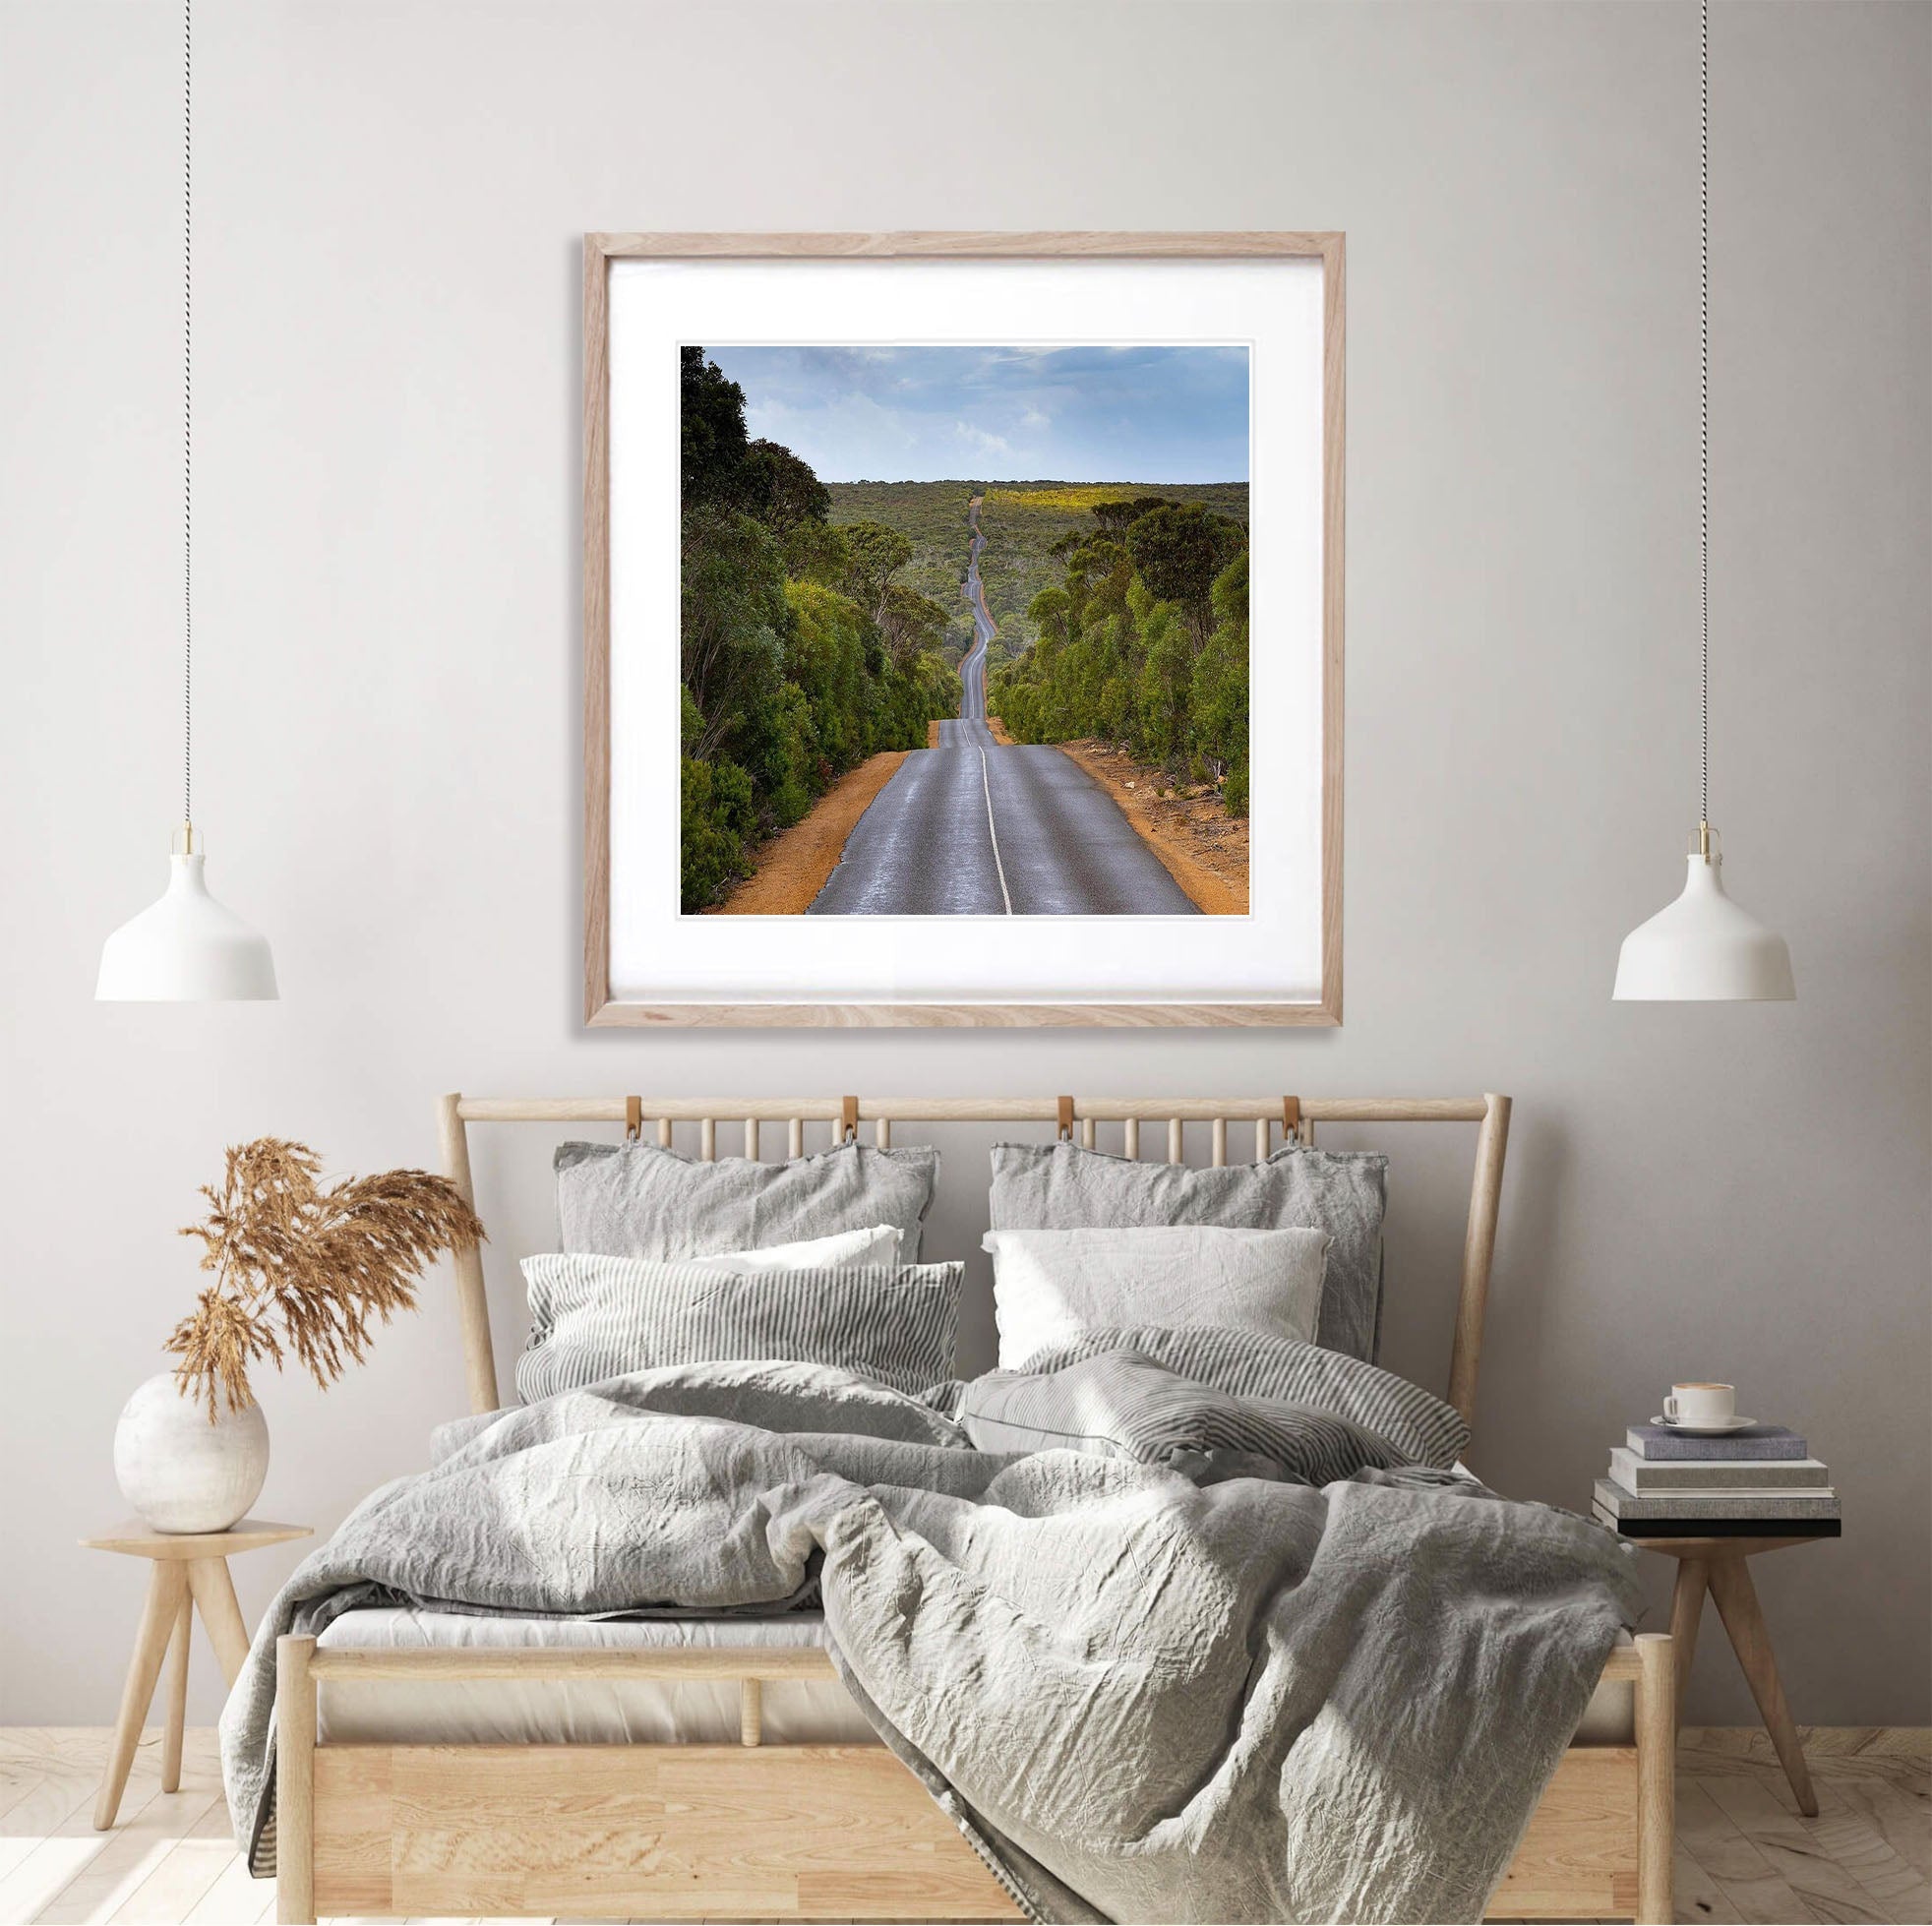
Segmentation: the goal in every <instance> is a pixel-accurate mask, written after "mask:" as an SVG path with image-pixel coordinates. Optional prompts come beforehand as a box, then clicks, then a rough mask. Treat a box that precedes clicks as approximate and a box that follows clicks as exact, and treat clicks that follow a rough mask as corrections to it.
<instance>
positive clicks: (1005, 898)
mask: <svg viewBox="0 0 1932 1926" xmlns="http://www.w3.org/2000/svg"><path fill="white" fill-rule="evenodd" d="M980 787H981V788H982V789H983V790H984V791H985V792H986V829H987V834H988V835H989V836H991V837H992V838H993V867H994V868H995V869H996V871H997V872H998V873H999V900H1000V901H1001V902H1002V903H1004V904H1005V905H1006V914H1007V915H1008V916H1011V915H1012V913H1013V899H1012V897H1011V896H1010V895H1008V894H1007V891H1006V866H1005V864H1003V863H1002V862H1000V860H999V828H998V825H997V824H996V822H995V821H994V819H993V784H992V783H991V782H990V781H989V780H988V778H987V772H986V751H985V750H981V751H980Z"/></svg>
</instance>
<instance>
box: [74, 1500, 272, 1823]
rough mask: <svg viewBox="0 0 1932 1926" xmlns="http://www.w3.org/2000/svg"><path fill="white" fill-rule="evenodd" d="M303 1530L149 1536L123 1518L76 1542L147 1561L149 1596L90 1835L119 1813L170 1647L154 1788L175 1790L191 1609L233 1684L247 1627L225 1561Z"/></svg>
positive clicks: (262, 1527)
mask: <svg viewBox="0 0 1932 1926" xmlns="http://www.w3.org/2000/svg"><path fill="white" fill-rule="evenodd" d="M309 1535H310V1528H309V1527H308V1526H306V1525H273V1524H271V1523H270V1522H269V1521H268V1520H267V1519H262V1518H244V1519H243V1520H242V1521H241V1523H240V1524H239V1525H231V1526H230V1527H229V1528H228V1530H227V1531H225V1532H151V1531H150V1530H149V1529H148V1527H147V1526H145V1525H143V1524H140V1523H139V1522H138V1521H133V1520H130V1521H129V1523H128V1524H126V1525H125V1526H123V1527H122V1528H121V1530H120V1531H118V1532H116V1533H114V1534H112V1535H110V1536H108V1537H104V1538H83V1539H82V1540H81V1542H82V1543H83V1544H84V1545H86V1546H88V1547H89V1549H90V1550H92V1551H119V1552H124V1553H126V1554H127V1555H128V1556H129V1557H132V1558H146V1559H149V1560H151V1566H152V1569H151V1571H150V1572H149V1574H148V1598H147V1602H146V1603H145V1604H144V1605H143V1606H142V1609H141V1629H140V1631H138V1632H137V1633H136V1634H135V1640H134V1657H133V1659H132V1660H131V1661H130V1663H129V1665H128V1682H127V1684H126V1686H125V1687H124V1688H123V1690H122V1693H121V1715H120V1718H119V1719H118V1720H117V1721H116V1723H115V1726H114V1749H113V1751H112V1752H111V1753H109V1755H108V1759H107V1770H106V1772H105V1773H104V1774H102V1776H101V1780H100V1797H99V1798H98V1799H97V1800H96V1801H95V1803H94V1809H93V1823H94V1827H95V1830H96V1831H98V1832H103V1833H104V1832H105V1831H106V1830H107V1829H108V1827H110V1826H111V1825H113V1823H114V1815H115V1813H117V1812H118V1811H119V1810H120V1806H121V1793H122V1790H123V1788H124V1787H125V1786H126V1785H127V1782H128V1769H129V1767H131V1766H132V1765H133V1764H134V1749H135V1747H136V1746H137V1745H139V1744H140V1743H141V1728H142V1726H143V1724H144V1723H145V1722H146V1721H147V1717H148V1709H149V1707H150V1706H151V1704H152V1703H153V1699H154V1685H155V1681H156V1680H157V1679H158V1678H159V1677H160V1675H161V1660H162V1659H163V1658H164V1657H166V1656H167V1654H168V1648H169V1646H170V1644H171V1645H172V1646H173V1648H174V1662H173V1665H172V1666H171V1667H170V1669H169V1672H168V1695H167V1733H166V1736H165V1738H163V1740H162V1741H161V1790H162V1791H163V1792H173V1791H175V1790H176V1789H177V1788H178V1787H179V1786H180V1784H181V1727H182V1723H183V1720H184V1718H185V1716H186V1714H187V1708H188V1634H189V1628H190V1623H191V1621H192V1619H193V1617H194V1614H195V1612H196V1611H197V1610H199V1611H200V1612H201V1615H202V1626H203V1629H204V1630H206V1632H207V1633H208V1638H209V1643H210V1644H211V1646H213V1648H214V1655H215V1658H216V1659H217V1660H218V1661H219V1663H220V1666H221V1671H222V1675H223V1676H224V1677H225V1678H226V1679H227V1681H228V1683H229V1685H231V1686H232V1685H233V1684H234V1682H235V1679H236V1676H237V1675H238V1674H239V1672H240V1671H241V1668H242V1660H243V1659H245V1658H246V1657H247V1656H248V1626H247V1624H246V1623H245V1622H244V1620H243V1618H242V1615H241V1606H240V1605H239V1604H238V1603H237V1602H236V1600H235V1587H234V1582H233V1581H232V1580H231V1579H230V1578H229V1576H228V1562H227V1561H228V1558H229V1555H230V1554H231V1553H233V1552H237V1551H253V1550H254V1549H255V1548H256V1546H257V1545H265V1544H286V1543H287V1542H288V1541H289V1540H290V1539H291V1538H306V1537H308V1536H309Z"/></svg>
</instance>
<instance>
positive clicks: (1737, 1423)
mask: <svg viewBox="0 0 1932 1926" xmlns="http://www.w3.org/2000/svg"><path fill="white" fill-rule="evenodd" d="M1757 1421H1758V1420H1757V1419H1756V1418H1755V1417H1744V1416H1737V1417H1727V1418H1725V1419H1724V1421H1723V1422H1722V1423H1721V1424H1677V1423H1673V1422H1672V1421H1671V1420H1670V1419H1669V1418H1667V1417H1654V1418H1652V1419H1651V1422H1652V1423H1653V1424H1660V1425H1662V1426H1663V1428H1664V1429H1665V1430H1666V1431H1681V1432H1682V1433H1683V1434H1684V1436H1685V1437H1687V1438H1727V1437H1729V1436H1730V1434H1731V1433H1732V1432H1733V1431H1748V1430H1749V1429H1750V1428H1751V1426H1752V1425H1754V1424H1755V1423H1756V1422H1757Z"/></svg>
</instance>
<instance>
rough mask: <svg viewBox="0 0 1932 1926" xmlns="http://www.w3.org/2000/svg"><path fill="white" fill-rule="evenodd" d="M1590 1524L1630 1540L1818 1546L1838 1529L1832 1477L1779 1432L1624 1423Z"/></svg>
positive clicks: (1777, 1427) (1769, 1427)
mask: <svg viewBox="0 0 1932 1926" xmlns="http://www.w3.org/2000/svg"><path fill="white" fill-rule="evenodd" d="M1595 1510H1596V1515H1597V1520H1598V1523H1599V1524H1601V1525H1607V1526H1609V1527H1610V1529H1611V1530H1612V1531H1614V1532H1621V1533H1622V1534H1623V1535H1624V1536H1625V1537H1630V1538H1693V1537H1696V1538H1718V1537H1744V1536H1756V1537H1781V1538H1796V1537H1820V1538H1835V1537H1837V1536H1838V1535H1839V1532H1840V1530H1841V1526H1840V1520H1839V1494H1838V1492H1837V1491H1836V1490H1835V1489H1834V1488H1833V1485H1832V1475H1831V1472H1830V1471H1829V1470H1828V1469H1827V1468H1826V1467H1825V1466H1824V1465H1822V1464H1821V1463H1820V1462H1819V1461H1818V1460H1817V1459H1816V1458H1813V1457H1812V1456H1811V1454H1810V1452H1809V1450H1808V1449H1807V1447H1806V1445H1805V1441H1804V1440H1803V1439H1802V1438H1801V1437H1799V1436H1797V1434H1796V1433H1795V1432H1792V1431H1787V1430H1786V1429H1785V1428H1784V1426H1783V1425H1781V1424H1753V1425H1749V1426H1747V1427H1746V1428H1744V1429H1742V1430H1737V1431H1731V1432H1728V1433H1726V1434H1725V1435H1723V1436H1721V1437H1699V1436H1697V1435H1695V1434H1694V1433H1692V1432H1688V1431H1678V1430H1673V1429H1672V1428H1671V1427H1670V1426H1668V1425H1666V1424H1633V1425H1632V1426H1631V1427H1630V1430H1629V1433H1628V1436H1627V1439H1626V1442H1625V1446H1624V1448H1623V1449H1622V1450H1620V1451H1612V1452H1611V1453H1610V1475H1609V1476H1608V1477H1600V1478H1599V1479H1598V1480H1597V1498H1596V1505H1595Z"/></svg>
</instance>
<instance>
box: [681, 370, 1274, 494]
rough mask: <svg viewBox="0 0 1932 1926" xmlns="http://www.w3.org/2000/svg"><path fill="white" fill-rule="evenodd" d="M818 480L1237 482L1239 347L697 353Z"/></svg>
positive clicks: (1240, 465) (770, 436)
mask: <svg viewBox="0 0 1932 1926" xmlns="http://www.w3.org/2000/svg"><path fill="white" fill-rule="evenodd" d="M706 352H707V353H708V354H709V355H710V357H711V359H712V360H713V361H715V362H716V363H717V364H718V366H719V367H720V368H722V369H723V370H724V372H725V373H726V374H727V375H729V376H730V377H731V379H732V380H733V381H735V382H737V383H738V384H739V385H740V386H741V387H742V388H743V389H744V391H745V419H746V425H747V427H748V428H749V429H750V431H751V434H752V436H753V438H754V439H757V438H759V437H763V438H765V439H767V440H770V441H774V442H782V443H783V444H784V445H785V447H787V448H788V449H790V450H791V451H793V453H795V454H797V455H800V456H801V457H803V459H805V460H806V461H808V462H810V463H811V464H812V466H813V468H814V469H815V470H816V472H817V475H818V479H819V480H820V481H828V482H840V481H951V480H961V481H1044V480H1053V481H1120V482H1227V481H1239V482H1244V481H1246V480H1247V385H1248V368H1247V357H1248V351H1247V349H1246V348H1245V347H1060V348H1048V347H707V350H706Z"/></svg>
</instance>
